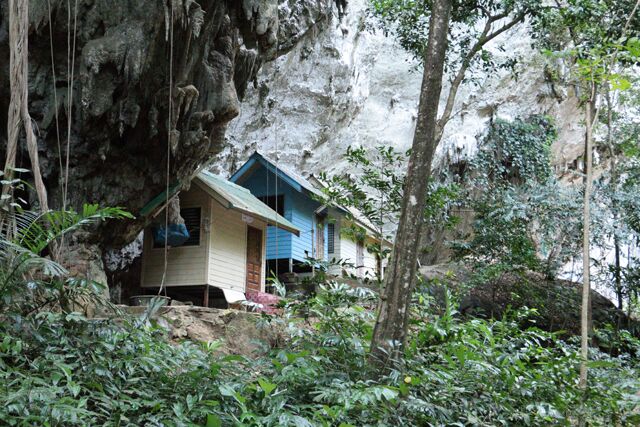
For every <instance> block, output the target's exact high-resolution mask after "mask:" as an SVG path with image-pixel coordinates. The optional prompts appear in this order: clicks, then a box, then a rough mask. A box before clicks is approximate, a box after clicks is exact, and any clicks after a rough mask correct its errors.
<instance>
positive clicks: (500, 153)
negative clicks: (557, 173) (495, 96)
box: [474, 115, 557, 187]
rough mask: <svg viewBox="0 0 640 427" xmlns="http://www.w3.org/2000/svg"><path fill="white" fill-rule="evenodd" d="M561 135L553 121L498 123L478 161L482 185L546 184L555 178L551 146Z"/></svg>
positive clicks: (541, 118)
mask: <svg viewBox="0 0 640 427" xmlns="http://www.w3.org/2000/svg"><path fill="white" fill-rule="evenodd" d="M556 137H557V132H556V130H555V127H554V126H553V123H552V121H551V119H550V118H549V117H546V116H535V115H534V116H531V117H529V118H528V119H527V120H522V119H519V118H518V119H515V120H514V121H512V122H510V121H507V120H503V119H499V118H498V119H496V120H495V121H494V122H493V123H492V124H491V127H490V129H489V133H488V135H487V137H486V139H485V142H484V144H483V146H482V150H481V151H480V153H479V154H478V156H477V158H476V159H475V160H474V167H475V168H476V170H479V171H481V173H480V175H479V176H478V178H477V182H478V183H479V184H485V185H490V186H492V187H501V186H503V185H504V186H509V185H518V184H524V183H545V182H547V181H548V180H549V179H551V178H552V176H553V170H552V168H551V151H550V150H551V144H552V142H553V141H555V139H556Z"/></svg>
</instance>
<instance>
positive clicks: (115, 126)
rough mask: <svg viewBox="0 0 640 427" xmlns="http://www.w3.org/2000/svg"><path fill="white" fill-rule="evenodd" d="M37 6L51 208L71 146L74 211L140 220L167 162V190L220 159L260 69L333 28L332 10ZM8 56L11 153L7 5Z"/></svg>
mask: <svg viewBox="0 0 640 427" xmlns="http://www.w3.org/2000/svg"><path fill="white" fill-rule="evenodd" d="M76 5H77V7H76ZM29 6H30V20H29V21H30V26H29V101H30V102H29V111H30V113H31V116H32V117H33V119H34V121H35V122H36V125H37V135H38V145H39V149H40V158H41V163H42V169H43V175H44V179H45V183H46V185H47V187H48V190H49V199H50V205H51V206H53V207H59V206H60V205H61V200H62V186H61V183H62V181H63V179H64V173H63V168H61V166H63V165H64V164H65V162H66V156H67V150H66V147H67V144H68V146H69V150H68V154H69V177H68V179H69V192H68V199H69V206H73V207H78V206H79V205H81V204H82V203H83V202H97V203H100V204H101V205H104V206H123V207H124V208H126V209H127V210H129V211H130V212H132V213H134V214H136V215H137V214H138V213H139V212H140V210H141V208H143V207H144V206H145V205H146V204H147V203H148V202H149V201H150V200H151V199H152V198H153V197H154V196H156V195H158V194H159V193H161V192H162V191H163V190H164V188H165V186H166V185H167V172H166V169H167V159H169V169H170V171H169V177H168V179H169V181H170V183H171V184H174V183H181V184H185V185H188V182H189V180H190V177H191V175H192V174H193V172H194V171H195V170H196V169H197V168H198V167H199V166H201V165H203V164H205V163H207V162H209V161H210V160H212V159H214V160H215V159H216V155H217V154H218V153H219V152H220V151H221V150H222V149H223V147H224V146H225V144H226V140H225V131H226V129H227V125H228V123H229V122H230V121H231V120H232V119H233V118H234V117H236V116H237V115H238V114H239V112H240V98H242V96H243V94H244V92H245V88H246V87H247V85H248V84H249V83H251V82H252V81H253V80H254V78H255V76H256V74H257V72H258V70H259V69H260V66H261V65H262V64H263V62H264V61H266V60H269V59H273V58H275V57H276V56H277V55H278V54H280V52H286V51H287V50H290V49H292V47H293V46H295V44H296V43H297V41H298V40H300V39H301V38H303V37H304V35H305V34H306V33H308V32H309V31H311V30H312V29H314V28H315V27H316V26H318V25H320V24H322V23H323V22H325V21H326V20H327V16H328V15H329V14H330V13H331V10H332V7H333V2H332V1H331V0H303V1H294V0H286V1H280V2H278V1H277V0H243V1H230V0H229V1H224V0H161V1H155V0H136V1H113V0H80V1H77V2H64V1H61V0H50V1H49V0H31V1H30V2H29ZM50 35H51V36H52V37H50ZM52 52H53V57H52ZM0 58H4V60H0V129H1V130H0V146H2V147H4V146H6V129H7V123H6V117H7V108H8V103H9V95H8V94H9V81H8V76H9V61H8V58H9V38H8V0H0ZM52 63H53V69H54V70H55V73H54V72H53V70H52ZM70 82H72V83H70ZM170 94H171V101H170ZM170 105H171V111H170ZM68 121H70V124H69V122H68ZM27 158H28V157H27V156H26V155H25V154H22V155H21V154H20V153H19V155H18V159H19V160H20V159H23V160H22V162H21V164H20V166H24V167H28V166H29V165H28V163H25V160H24V159H27ZM144 221H145V218H138V220H137V221H134V222H128V223H125V222H119V223H117V224H115V226H114V227H111V228H109V231H108V232H105V233H100V238H99V240H100V243H102V244H118V243H126V242H129V241H131V240H133V239H134V238H135V236H136V234H137V233H138V231H139V230H140V228H141V226H142V224H143V223H144Z"/></svg>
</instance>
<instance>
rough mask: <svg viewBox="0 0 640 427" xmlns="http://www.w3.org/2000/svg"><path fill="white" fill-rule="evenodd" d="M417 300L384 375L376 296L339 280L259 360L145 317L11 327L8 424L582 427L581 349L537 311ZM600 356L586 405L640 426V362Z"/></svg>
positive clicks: (609, 420)
mask: <svg viewBox="0 0 640 427" xmlns="http://www.w3.org/2000/svg"><path fill="white" fill-rule="evenodd" d="M416 298H417V303H416V304H414V306H413V307H414V309H413V312H412V319H413V320H412V324H411V327H410V331H411V332H410V341H409V343H410V344H409V345H408V346H407V352H408V354H407V356H408V357H407V358H406V359H405V360H406V365H405V366H404V368H403V370H402V372H392V373H391V374H390V375H388V376H382V377H380V376H379V375H375V373H374V372H372V370H371V366H370V365H369V363H368V361H367V353H368V342H369V339H370V335H371V329H372V322H373V311H372V310H371V309H372V307H373V304H374V302H375V298H374V296H373V295H372V294H371V292H370V291H366V290H362V289H351V288H349V287H346V286H343V285H337V284H333V285H327V286H325V287H323V288H321V289H320V291H319V292H318V294H317V296H315V297H313V298H310V299H309V300H307V301H304V302H290V303H289V304H288V306H287V307H286V310H285V315H284V317H283V319H284V320H286V322H287V324H288V331H289V335H290V339H289V341H288V342H287V343H285V344H284V346H283V347H282V348H278V349H274V350H273V351H272V352H271V354H270V355H268V356H266V357H260V358H258V359H254V360H247V359H244V358H242V357H236V356H227V357H222V356H216V355H215V354H214V351H215V349H216V345H215V343H213V344H201V345H196V344H193V343H189V342H183V343H179V344H171V343H169V342H167V341H166V339H165V336H164V332H163V330H162V329H159V328H157V327H155V326H153V324H150V323H148V322H146V321H145V320H144V318H143V319H130V320H125V321H124V322H119V323H117V324H116V323H112V322H111V321H91V320H87V319H85V318H84V317H82V316H80V315H78V314H75V313H69V314H62V313H60V314H54V313H45V312H43V313H39V314H36V315H30V316H28V317H26V318H24V319H23V320H22V322H21V323H12V322H5V323H3V324H2V325H1V326H0V377H1V380H2V384H3V387H1V388H0V416H2V419H3V420H5V421H6V422H7V423H8V424H9V425H51V426H56V425H60V426H61V425H65V426H67V425H70V426H72V425H113V426H115V425H122V426H128V425H130V426H134V425H167V426H180V425H208V426H216V425H249V426H287V425H289V426H330V425H336V426H337V425H354V426H355V425H378V426H385V425H394V424H396V425H456V424H459V425H486V426H489V425H569V424H570V423H571V422H572V420H574V419H575V418H576V416H577V415H578V414H577V412H576V410H575V409H574V408H577V407H578V405H577V404H576V403H577V402H578V401H579V400H580V399H581V398H582V394H581V392H580V391H579V390H578V389H577V385H576V381H575V380H576V378H575V364H576V363H577V362H578V359H577V353H576V347H574V346H573V345H571V344H567V343H564V342H562V341H559V340H558V339H557V338H556V337H554V336H553V335H551V334H548V333H545V332H542V331H540V330H537V329H535V328H531V329H525V330H522V329H521V325H522V323H523V321H524V320H525V319H528V318H529V317H530V316H531V315H532V313H531V312H517V313H512V314H511V315H509V316H508V317H507V318H505V319H503V320H491V321H484V320H471V321H468V320H461V319H460V318H459V317H458V316H457V315H456V311H455V304H453V303H452V301H451V299H450V302H449V303H448V304H447V305H446V307H445V308H444V309H443V310H438V309H437V307H433V305H432V303H431V299H430V297H429V296H428V295H427V294H418V295H417V296H416ZM438 311H441V314H439V315H435V314H433V313H434V312H438ZM145 318H146V316H145ZM276 320H278V319H274V321H276ZM625 339H626V340H628V344H627V348H632V347H633V348H635V349H637V348H638V344H637V341H634V339H633V338H631V337H625ZM594 358H595V360H596V361H597V362H596V364H594V365H593V375H592V380H593V389H592V392H591V393H590V394H589V395H588V396H587V402H586V405H585V406H584V407H585V408H588V411H589V412H588V414H586V416H587V418H588V419H589V422H590V423H591V424H590V425H613V424H615V423H616V422H619V423H620V425H634V423H635V422H637V419H635V418H633V417H634V415H633V414H634V413H633V409H634V405H635V401H634V400H633V396H632V395H631V394H632V393H633V392H635V390H637V387H638V384H637V371H636V370H635V369H636V368H635V365H634V363H635V359H630V358H629V356H628V355H626V354H624V355H621V356H620V357H618V358H612V357H608V356H605V355H603V354H600V353H597V352H595V351H594ZM374 378H377V379H374ZM636 416H637V415H636Z"/></svg>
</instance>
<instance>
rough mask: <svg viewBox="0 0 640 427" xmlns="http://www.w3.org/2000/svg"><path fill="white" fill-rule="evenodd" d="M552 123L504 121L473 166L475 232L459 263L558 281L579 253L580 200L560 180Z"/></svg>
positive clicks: (470, 197) (470, 198) (460, 249)
mask: <svg viewBox="0 0 640 427" xmlns="http://www.w3.org/2000/svg"><path fill="white" fill-rule="evenodd" d="M555 138H556V131H555V128H554V127H553V125H552V123H551V122H550V121H549V119H548V118H546V117H540V116H533V117H530V118H529V119H527V120H522V119H516V120H514V121H513V122H507V121H505V120H500V119H498V120H496V121H495V122H494V123H493V125H492V128H491V129H490V131H489V133H488V135H487V138H486V139H485V142H484V144H483V146H482V147H481V150H480V152H479V153H478V155H477V157H476V158H475V159H474V161H473V164H472V167H471V177H470V184H471V185H470V188H469V189H468V194H467V201H466V203H468V204H469V205H470V206H471V207H472V209H473V211H474V215H475V219H474V223H473V231H472V235H471V236H470V238H469V239H468V240H467V241H465V242H456V243H455V244H454V249H456V252H457V255H458V256H459V257H465V256H470V257H472V259H474V260H475V261H476V262H477V263H478V265H477V267H483V268H487V267H489V266H490V270H491V271H493V274H492V275H490V276H491V277H494V278H495V277H498V276H499V275H500V274H499V272H504V271H525V270H537V271H542V272H544V273H545V274H546V275H548V276H550V277H552V276H553V275H554V274H555V273H556V272H557V271H558V269H559V268H560V267H561V266H562V264H563V263H564V262H566V260H567V259H568V258H569V257H570V256H571V255H573V253H575V251H577V244H578V242H579V238H578V233H579V231H580V223H579V219H580V214H579V209H580V204H579V195H578V194H577V192H575V191H574V190H572V189H571V188H567V187H565V186H563V185H561V184H560V183H558V182H557V180H556V179H555V177H554V174H553V170H552V168H551V163H550V146H551V143H552V142H553V140H554V139H555Z"/></svg>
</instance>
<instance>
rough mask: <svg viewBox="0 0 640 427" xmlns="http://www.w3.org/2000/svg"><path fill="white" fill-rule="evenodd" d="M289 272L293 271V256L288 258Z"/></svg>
mask: <svg viewBox="0 0 640 427" xmlns="http://www.w3.org/2000/svg"><path fill="white" fill-rule="evenodd" d="M289 273H293V258H289Z"/></svg>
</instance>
